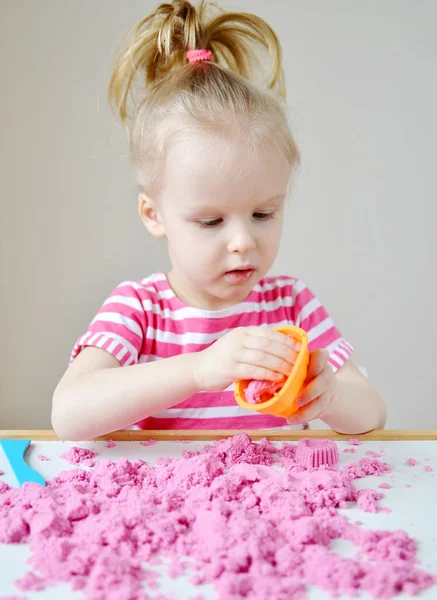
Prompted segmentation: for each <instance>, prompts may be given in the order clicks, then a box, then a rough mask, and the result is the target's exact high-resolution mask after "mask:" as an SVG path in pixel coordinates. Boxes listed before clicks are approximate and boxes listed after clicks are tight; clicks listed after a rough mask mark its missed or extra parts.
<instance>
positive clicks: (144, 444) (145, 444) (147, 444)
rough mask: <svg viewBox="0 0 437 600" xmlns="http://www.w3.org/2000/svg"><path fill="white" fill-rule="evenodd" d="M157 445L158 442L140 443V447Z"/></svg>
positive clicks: (146, 441)
mask: <svg viewBox="0 0 437 600" xmlns="http://www.w3.org/2000/svg"><path fill="white" fill-rule="evenodd" d="M157 443H158V440H145V441H144V442H140V444H141V445H142V446H154V445H155V444H157Z"/></svg>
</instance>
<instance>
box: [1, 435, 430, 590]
mask: <svg viewBox="0 0 437 600" xmlns="http://www.w3.org/2000/svg"><path fill="white" fill-rule="evenodd" d="M206 443H211V442H190V443H184V444H181V443H178V442H167V441H162V442H158V443H157V444H155V445H152V446H147V447H146V446H143V445H141V444H140V443H139V442H117V445H116V446H115V447H114V448H107V443H106V442H104V441H102V442H79V443H71V442H54V441H45V442H40V441H38V442H32V444H31V446H30V447H29V449H28V451H27V453H26V460H27V462H28V464H29V465H30V466H31V467H33V468H34V469H36V470H37V471H39V472H40V473H41V475H42V476H43V477H44V478H45V479H50V478H51V477H53V476H54V475H56V474H58V473H59V472H61V471H65V470H68V469H74V468H77V466H76V465H70V464H69V463H67V462H66V461H65V460H63V459H61V458H59V455H60V454H62V453H63V452H65V451H66V450H68V449H69V448H70V447H71V446H75V445H76V446H80V447H82V448H90V449H93V450H95V451H96V452H97V453H98V456H97V457H96V458H95V460H99V459H100V460H101V459H111V460H117V459H119V458H121V457H125V458H128V459H130V460H136V459H139V458H142V459H143V460H146V461H147V462H149V463H151V464H153V463H154V462H155V461H156V459H157V458H159V457H163V456H168V457H172V458H178V457H180V456H181V453H182V451H183V450H201V449H202V448H203V446H204V445H205V444H206ZM337 443H338V446H339V450H340V463H341V465H340V466H342V465H345V464H348V463H351V462H356V461H357V460H358V459H359V458H361V457H362V456H365V453H366V452H367V451H368V450H373V451H375V452H380V451H381V450H382V451H383V452H384V455H383V457H382V459H381V460H384V461H386V462H388V463H389V464H390V465H391V466H392V469H393V472H392V473H391V474H388V475H384V476H383V477H365V478H363V479H359V480H355V482H354V485H355V486H356V487H357V488H358V489H360V488H369V487H371V488H374V489H377V490H378V491H383V492H384V493H385V494H386V497H385V498H384V499H383V500H381V501H380V503H381V505H383V506H387V507H389V508H390V509H392V512H391V513H389V514H384V513H377V514H372V513H364V512H362V511H361V510H360V509H359V508H357V507H356V506H354V507H353V508H348V509H342V510H340V511H339V512H340V513H342V514H346V515H347V516H348V518H349V519H350V520H351V521H354V520H360V521H362V523H363V525H362V527H363V528H368V529H385V530H395V529H402V530H404V531H406V532H407V533H408V534H409V535H410V536H411V537H414V538H415V539H416V540H417V541H418V542H419V550H418V554H417V557H418V559H419V560H420V561H421V565H420V566H421V567H422V568H423V569H424V570H425V571H427V572H428V573H432V574H435V575H437V441H408V442H407V441H389V442H388V441H384V442H373V441H372V442H370V441H365V442H363V444H362V445H361V446H355V449H356V453H355V454H346V453H343V452H342V450H344V448H346V447H350V446H349V444H348V443H347V442H337ZM275 444H276V445H278V446H281V445H282V443H281V442H275ZM40 454H43V455H45V456H47V457H48V458H50V459H51V461H50V462H41V461H40V460H38V455H40ZM410 457H412V458H415V459H416V460H417V465H416V466H414V467H409V466H407V465H406V464H405V460H406V459H407V458H410ZM425 459H428V460H425ZM425 465H429V466H430V467H431V468H432V469H433V472H431V473H429V472H426V471H425V470H424V466H425ZM78 466H79V467H80V466H81V465H78ZM82 468H85V469H86V468H87V467H82ZM0 470H3V471H4V472H5V474H4V475H3V476H2V477H0V480H2V481H5V482H6V483H8V484H9V485H12V486H16V485H17V482H16V480H15V477H14V476H13V474H11V472H10V467H9V464H8V463H7V460H6V457H5V456H4V454H3V451H2V450H1V449H0ZM383 482H387V483H390V485H391V486H392V488H391V489H388V490H379V489H378V485H379V484H380V483H383ZM406 484H410V485H411V487H406ZM334 544H335V545H333V547H334V548H335V550H336V551H337V552H339V553H340V554H342V555H344V556H347V555H348V552H349V551H350V549H351V548H352V546H351V545H350V544H348V542H342V541H335V542H334ZM28 556H29V550H28V547H27V545H26V544H18V545H10V544H8V545H6V544H0V596H2V595H4V596H6V595H24V596H25V597H26V598H28V600H49V599H50V600H59V599H60V598H62V600H70V599H79V598H83V594H82V593H80V592H72V591H71V590H70V589H69V587H68V586H67V585H60V586H57V587H56V588H51V589H48V590H44V591H41V592H26V593H25V594H23V593H22V592H20V591H19V590H17V588H16V587H15V586H14V585H13V581H14V580H15V579H18V578H19V577H21V576H22V575H24V574H25V573H26V572H27V570H28V567H27V566H26V564H25V563H26V559H27V557H28ZM157 570H158V571H159V573H160V574H162V576H161V580H160V584H161V585H160V589H159V593H160V594H165V593H167V592H168V593H170V592H174V593H176V597H177V598H178V600H186V599H188V598H192V597H193V596H195V595H196V594H200V593H201V594H203V595H204V596H205V598H211V599H212V598H217V595H216V594H215V591H214V589H213V587H212V586H210V585H202V586H198V587H194V586H193V585H192V584H191V583H190V582H189V574H188V575H186V576H183V577H180V578H178V579H175V580H174V579H171V578H169V577H167V576H166V573H165V566H164V565H162V566H160V567H157ZM149 593H150V592H149ZM307 598H308V600H327V599H328V598H330V596H329V594H328V593H327V592H324V591H323V590H320V589H318V588H315V587H309V588H308V594H307ZM346 598H349V597H348V596H341V600H345V599H346ZM359 598H361V599H363V600H368V599H370V598H371V596H370V595H369V594H367V593H366V594H365V593H363V594H361V595H360V596H359ZM397 598H399V599H402V600H405V599H407V598H411V596H408V595H406V594H401V595H399V596H397ZM417 598H419V599H420V600H436V599H437V586H434V587H433V588H430V589H428V590H426V591H425V592H423V593H422V594H420V595H419V596H417Z"/></svg>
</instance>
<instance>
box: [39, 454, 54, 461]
mask: <svg viewBox="0 0 437 600" xmlns="http://www.w3.org/2000/svg"><path fill="white" fill-rule="evenodd" d="M38 460H40V461H41V462H50V461H51V460H52V459H51V458H48V457H47V456H44V454H38Z"/></svg>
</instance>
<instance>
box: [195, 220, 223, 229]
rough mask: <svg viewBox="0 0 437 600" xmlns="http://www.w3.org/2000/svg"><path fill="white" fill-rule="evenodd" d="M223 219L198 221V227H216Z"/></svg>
mask: <svg viewBox="0 0 437 600" xmlns="http://www.w3.org/2000/svg"><path fill="white" fill-rule="evenodd" d="M222 221H223V219H211V221H199V225H200V226H201V227H205V228H211V227H216V226H217V225H219V224H220V223H221V222H222Z"/></svg>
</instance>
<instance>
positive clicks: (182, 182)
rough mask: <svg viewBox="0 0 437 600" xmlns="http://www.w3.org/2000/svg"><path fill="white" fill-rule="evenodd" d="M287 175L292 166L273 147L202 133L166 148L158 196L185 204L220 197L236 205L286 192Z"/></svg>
mask: <svg viewBox="0 0 437 600" xmlns="http://www.w3.org/2000/svg"><path fill="white" fill-rule="evenodd" d="M289 177H290V165H289V163H288V162H287V160H286V159H285V158H284V157H283V156H281V155H280V154H279V152H278V151H277V150H275V149H273V148H271V147H269V146H267V145H265V146H264V147H254V145H253V144H252V143H250V142H249V141H248V140H245V139H243V138H240V139H239V138H232V137H226V136H219V135H212V134H210V133H209V134H206V133H205V134H204V135H193V136H190V137H188V138H187V139H185V140H178V141H175V142H174V143H172V144H171V145H170V147H169V148H168V149H167V153H166V160H165V167H164V173H163V181H162V187H161V195H162V197H163V200H165V201H170V202H172V201H173V202H177V203H178V204H179V205H180V204H181V203H183V204H184V206H185V207H187V208H196V207H198V206H199V204H200V203H205V204H208V205H209V204H211V203H213V204H216V203H218V202H220V205H226V204H227V203H231V204H232V205H234V206H235V204H236V202H239V203H240V204H244V203H250V202H259V201H262V200H264V199H267V198H272V197H274V196H278V195H283V194H285V193H286V189H287V184H288V180H289Z"/></svg>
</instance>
